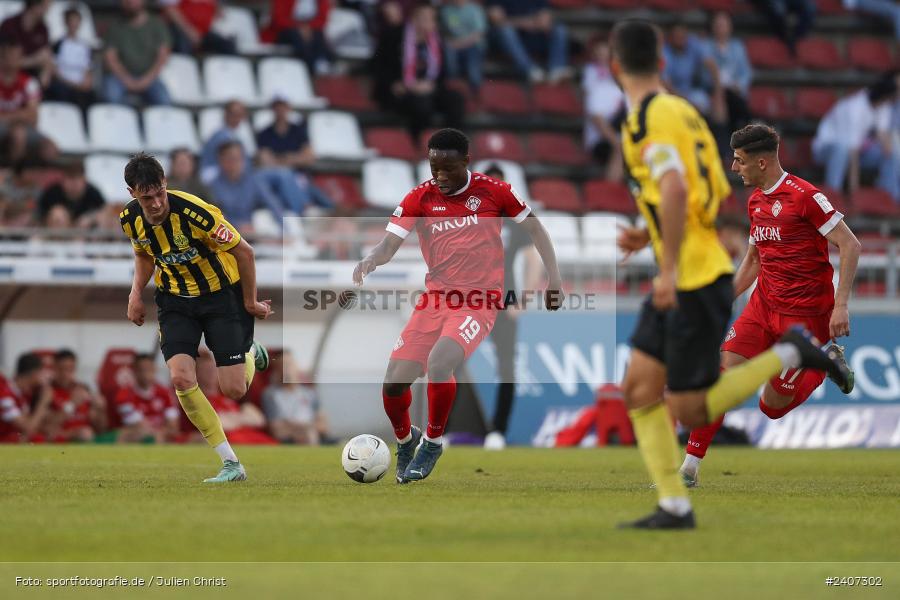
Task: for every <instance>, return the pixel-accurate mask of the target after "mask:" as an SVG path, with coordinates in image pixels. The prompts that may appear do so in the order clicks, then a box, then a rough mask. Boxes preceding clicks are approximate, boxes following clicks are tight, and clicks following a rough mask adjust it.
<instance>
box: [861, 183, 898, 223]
mask: <svg viewBox="0 0 900 600" xmlns="http://www.w3.org/2000/svg"><path fill="white" fill-rule="evenodd" d="M853 208H854V210H855V211H856V214H859V215H863V216H866V217H876V218H884V217H888V218H897V217H900V206H898V205H897V203H895V202H894V200H893V198H891V196H890V194H888V193H887V192H885V191H884V190H882V189H878V188H860V189H859V190H857V191H856V193H855V194H853Z"/></svg>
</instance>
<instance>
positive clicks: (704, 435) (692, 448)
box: [685, 415, 725, 458]
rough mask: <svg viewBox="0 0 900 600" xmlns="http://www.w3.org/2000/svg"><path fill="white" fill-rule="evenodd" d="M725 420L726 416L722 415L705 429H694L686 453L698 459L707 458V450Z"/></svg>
mask: <svg viewBox="0 0 900 600" xmlns="http://www.w3.org/2000/svg"><path fill="white" fill-rule="evenodd" d="M724 420H725V415H722V416H721V417H719V418H718V419H716V420H715V421H713V422H712V423H710V424H709V425H706V426H705V427H698V428H697V429H692V430H691V437H690V438H688V443H687V446H686V447H685V451H686V452H687V453H688V454H690V455H691V456H696V457H697V458H703V457H704V456H706V450H707V449H708V448H709V445H710V444H712V441H713V438H714V437H716V432H717V431H718V430H719V427H721V426H722V421H724Z"/></svg>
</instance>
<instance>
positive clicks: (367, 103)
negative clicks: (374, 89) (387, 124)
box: [315, 75, 377, 112]
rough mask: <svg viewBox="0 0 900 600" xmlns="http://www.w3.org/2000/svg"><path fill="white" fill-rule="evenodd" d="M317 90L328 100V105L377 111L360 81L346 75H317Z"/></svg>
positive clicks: (363, 110) (343, 108) (354, 109)
mask: <svg viewBox="0 0 900 600" xmlns="http://www.w3.org/2000/svg"><path fill="white" fill-rule="evenodd" d="M315 86H316V92H317V93H318V94H319V95H320V96H322V97H324V98H325V99H326V100H327V101H328V105H329V106H331V107H333V108H337V109H340V110H349V111H352V112H375V111H376V110H377V108H376V107H375V104H374V103H373V102H372V100H371V99H370V98H369V96H368V95H367V94H366V93H365V92H364V91H363V87H362V86H361V85H360V82H359V81H358V80H357V79H355V78H353V77H348V76H346V75H333V76H328V77H316V81H315Z"/></svg>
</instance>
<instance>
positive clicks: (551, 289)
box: [544, 281, 566, 311]
mask: <svg viewBox="0 0 900 600" xmlns="http://www.w3.org/2000/svg"><path fill="white" fill-rule="evenodd" d="M565 300H566V294H565V292H563V291H562V282H553V281H551V282H550V284H549V285H548V286H547V289H546V290H544V306H546V307H547V310H553V311H556V310H559V309H560V308H562V305H563V302H565Z"/></svg>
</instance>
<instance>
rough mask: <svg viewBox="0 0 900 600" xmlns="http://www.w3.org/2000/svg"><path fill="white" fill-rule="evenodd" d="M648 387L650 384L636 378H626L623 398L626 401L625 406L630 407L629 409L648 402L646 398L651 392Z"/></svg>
mask: <svg viewBox="0 0 900 600" xmlns="http://www.w3.org/2000/svg"><path fill="white" fill-rule="evenodd" d="M647 387H648V386H646V385H644V384H643V383H641V382H640V381H639V380H637V379H634V378H630V379H626V380H625V381H623V382H622V398H623V400H624V401H625V406H626V407H628V409H629V410H632V409H635V408H638V407H640V406H644V405H646V404H647V402H646V400H645V399H646V397H647V394H648V392H649V390H648V389H647Z"/></svg>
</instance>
